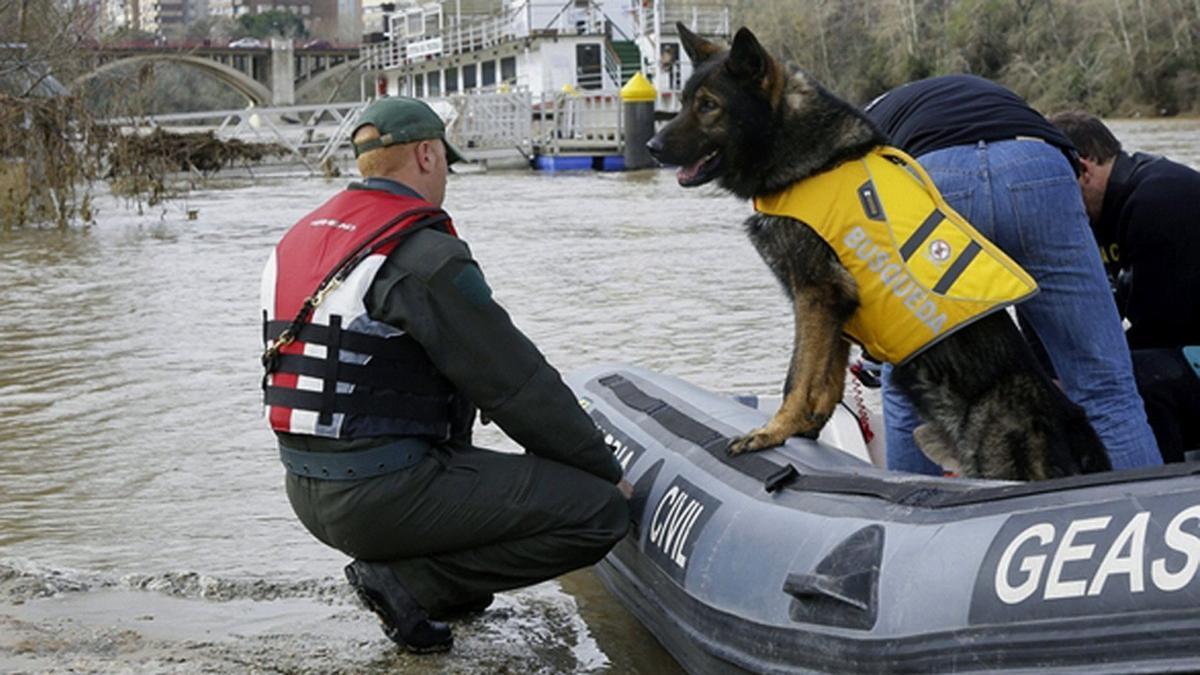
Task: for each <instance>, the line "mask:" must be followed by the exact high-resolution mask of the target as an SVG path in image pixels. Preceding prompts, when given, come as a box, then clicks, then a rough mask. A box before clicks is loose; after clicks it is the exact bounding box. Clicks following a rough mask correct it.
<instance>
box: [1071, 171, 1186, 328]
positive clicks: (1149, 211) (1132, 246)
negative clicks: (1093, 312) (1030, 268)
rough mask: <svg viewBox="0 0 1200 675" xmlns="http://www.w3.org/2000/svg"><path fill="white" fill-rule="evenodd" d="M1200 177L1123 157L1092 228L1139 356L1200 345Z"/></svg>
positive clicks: (1109, 183)
mask: <svg viewBox="0 0 1200 675" xmlns="http://www.w3.org/2000/svg"><path fill="white" fill-rule="evenodd" d="M1198 203H1200V173H1198V172H1196V171H1195V170H1193V169H1191V168H1190V167H1187V166H1184V165H1182V164H1179V163H1177V162H1172V161H1170V160H1168V159H1163V158H1162V157H1157V156H1155V155H1147V154H1143V153H1140V152H1139V153H1135V154H1133V155H1132V156H1131V155H1127V154H1125V153H1124V152H1122V153H1120V154H1119V155H1117V158H1116V160H1115V161H1114V163H1113V169H1112V173H1111V174H1110V175H1109V178H1108V187H1107V188H1106V189H1105V191H1104V205H1103V206H1102V208H1101V216H1100V221H1099V222H1098V223H1093V230H1094V231H1095V233H1096V239H1097V240H1098V241H1099V243H1100V250H1101V252H1102V253H1103V257H1104V262H1105V266H1106V267H1107V269H1108V271H1109V274H1110V275H1114V276H1117V278H1118V279H1119V281H1118V283H1117V307H1118V308H1119V309H1120V310H1121V315H1122V316H1124V317H1125V318H1127V319H1129V321H1130V323H1131V324H1132V326H1131V327H1130V329H1129V330H1128V331H1127V332H1126V334H1125V336H1126V337H1127V338H1128V339H1129V346H1130V347H1132V348H1134V349H1145V348H1150V347H1177V346H1182V345H1195V344H1200V215H1197V212H1196V208H1195V207H1196V205H1197V204H1198Z"/></svg>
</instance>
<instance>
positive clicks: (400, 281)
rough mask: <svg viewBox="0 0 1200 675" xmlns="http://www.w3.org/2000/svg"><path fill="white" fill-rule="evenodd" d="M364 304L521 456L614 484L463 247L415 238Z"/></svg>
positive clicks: (570, 402) (326, 445)
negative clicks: (417, 348) (407, 339)
mask: <svg viewBox="0 0 1200 675" xmlns="http://www.w3.org/2000/svg"><path fill="white" fill-rule="evenodd" d="M380 183H384V184H386V183H388V182H385V181H378V180H374V181H371V186H372V187H374V186H375V185H377V184H380ZM390 185H392V186H395V187H394V188H392V189H393V190H395V189H396V188H403V186H400V185H398V184H395V183H391V184H390ZM397 191H398V190H397ZM365 300H366V306H367V310H368V312H369V314H370V316H371V318H372V319H375V320H377V321H383V322H385V323H388V324H391V325H393V326H396V327H397V328H400V329H401V330H404V331H406V332H407V333H408V334H410V335H411V336H412V337H413V338H414V339H415V340H416V341H417V342H419V343H420V344H421V346H422V347H424V349H425V351H426V353H427V354H428V355H429V358H430V359H431V360H432V361H433V364H434V366H435V367H436V368H437V369H438V370H439V371H440V372H441V373H442V375H444V376H445V377H446V378H447V379H448V380H450V382H451V383H453V384H454V386H455V387H456V388H457V390H458V393H459V394H460V395H461V396H462V397H463V399H465V400H467V401H470V402H471V404H473V405H474V406H475V407H477V408H478V409H479V410H481V411H483V413H484V414H485V415H486V416H487V417H488V418H490V419H492V420H493V421H494V422H495V423H496V424H498V425H499V426H500V428H501V429H503V430H504V432H505V433H507V434H508V435H509V437H511V438H512V439H513V440H514V441H516V442H517V443H518V444H520V445H521V446H522V447H524V448H525V450H526V451H527V452H530V453H532V454H534V455H537V456H539V457H542V458H545V459H549V460H552V461H556V462H561V463H563V464H567V465H570V466H574V467H576V468H579V469H582V470H584V471H586V472H588V473H591V474H593V475H596V476H599V477H601V478H603V479H605V480H607V481H610V482H612V483H616V482H618V481H619V480H620V479H621V475H622V472H621V467H620V464H618V462H617V460H616V458H615V457H614V456H613V454H612V451H611V450H610V449H609V448H608V446H607V445H606V444H605V442H604V437H603V434H601V432H600V430H599V429H598V428H597V427H596V425H595V424H593V423H592V420H591V418H590V417H588V416H587V414H586V413H585V412H584V411H583V409H582V408H581V407H580V406H579V403H578V401H577V400H576V397H575V395H574V394H572V393H571V390H570V389H568V388H567V386H566V385H565V384H563V381H562V377H561V376H560V375H559V373H558V371H557V370H555V369H554V367H553V366H551V365H550V364H549V363H548V362H547V361H546V359H545V357H544V356H543V355H542V353H541V352H540V351H538V348H537V347H536V346H535V345H534V344H533V342H531V341H530V340H529V338H527V337H526V336H525V334H524V333H522V332H521V331H520V330H519V329H518V328H517V327H516V326H515V325H513V322H512V319H510V318H509V316H508V313H507V312H506V311H505V310H504V308H503V307H501V306H500V305H499V304H497V303H496V301H495V300H494V299H493V298H492V291H491V289H490V288H489V287H488V285H487V282H486V281H485V280H484V277H483V272H482V271H481V270H480V268H479V265H478V264H477V263H476V262H475V260H474V259H473V258H472V257H471V251H470V249H469V248H468V247H467V244H466V242H464V241H462V240H461V239H458V238H456V237H453V236H451V235H449V234H446V233H444V232H441V231H437V230H432V229H425V230H421V231H418V232H416V233H414V234H413V235H411V236H410V237H409V238H408V239H407V240H406V241H404V242H403V243H402V244H401V245H400V246H399V247H397V249H396V250H395V251H394V252H393V253H392V254H391V255H390V256H389V257H388V259H387V261H386V262H385V263H384V265H383V266H382V267H381V268H380V271H379V273H378V274H377V275H376V277H375V281H374V282H373V283H372V285H371V288H370V290H369V291H368V293H367V297H366V299H365ZM474 417H475V411H474V409H473V408H470V407H468V408H467V409H466V410H464V411H462V414H461V415H460V419H461V422H460V423H458V424H456V425H455V426H456V428H455V429H454V431H453V437H452V438H451V439H450V440H449V441H447V445H448V446H450V447H454V446H455V445H460V444H461V445H469V444H470V442H471V426H472V424H473V422H474ZM280 437H281V438H283V439H285V440H286V443H287V445H288V446H289V447H292V448H295V449H298V450H309V451H314V452H339V451H345V450H357V449H363V448H367V447H371V446H374V445H379V444H381V443H384V442H388V441H390V440H392V439H387V438H369V439H356V440H334V439H322V438H316V437H312V436H299V435H294V434H280Z"/></svg>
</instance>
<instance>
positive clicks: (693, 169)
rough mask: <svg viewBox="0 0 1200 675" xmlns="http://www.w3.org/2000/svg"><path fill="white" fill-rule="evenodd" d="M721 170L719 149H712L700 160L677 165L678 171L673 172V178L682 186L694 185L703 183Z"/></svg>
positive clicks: (714, 176)
mask: <svg viewBox="0 0 1200 675" xmlns="http://www.w3.org/2000/svg"><path fill="white" fill-rule="evenodd" d="M720 170H721V151H720V150H713V151H712V152H710V153H708V154H707V155H705V156H704V157H701V158H700V161H698V162H696V163H695V164H691V165H688V166H681V167H679V171H678V172H676V173H675V178H676V179H677V180H678V181H679V184H680V185H682V186H683V187H695V186H697V185H703V184H705V183H707V182H708V181H710V180H712V179H713V178H716V177H717V174H718V173H719V172H720Z"/></svg>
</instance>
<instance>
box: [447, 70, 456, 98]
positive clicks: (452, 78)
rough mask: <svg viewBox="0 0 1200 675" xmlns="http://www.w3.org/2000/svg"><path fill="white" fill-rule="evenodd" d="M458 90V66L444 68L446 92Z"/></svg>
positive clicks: (450, 92)
mask: <svg viewBox="0 0 1200 675" xmlns="http://www.w3.org/2000/svg"><path fill="white" fill-rule="evenodd" d="M456 91H458V68H447V69H446V93H447V94H453V93H454V92H456Z"/></svg>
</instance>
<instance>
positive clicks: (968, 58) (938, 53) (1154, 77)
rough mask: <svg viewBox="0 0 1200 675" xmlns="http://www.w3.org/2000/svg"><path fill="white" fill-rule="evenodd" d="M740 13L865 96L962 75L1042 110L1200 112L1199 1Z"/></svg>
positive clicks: (826, 78)
mask: <svg viewBox="0 0 1200 675" xmlns="http://www.w3.org/2000/svg"><path fill="white" fill-rule="evenodd" d="M735 21H736V22H738V23H740V24H745V25H748V26H750V28H752V29H753V30H754V31H755V33H756V34H758V35H759V37H760V38H762V39H763V41H764V43H766V44H768V45H769V46H770V47H772V48H774V49H776V50H778V52H779V53H782V54H783V55H785V56H786V57H787V58H788V59H790V60H792V61H794V62H796V63H798V64H799V65H801V66H803V67H804V68H806V69H807V70H809V71H810V72H812V73H814V74H815V75H817V77H818V78H820V79H821V80H822V81H823V82H825V83H826V84H827V85H828V86H829V87H830V88H831V89H832V90H833V91H836V92H838V93H839V94H841V95H843V96H845V97H847V98H848V99H850V100H851V101H854V102H856V103H864V102H866V101H869V100H871V99H872V98H874V97H875V96H878V95H879V94H881V93H883V92H884V91H886V90H888V89H890V88H892V87H895V86H898V85H900V84H903V83H905V82H909V81H911V80H916V79H920V78H923V77H929V76H932V75H940V74H945V73H964V72H965V73H974V74H976V75H980V76H983V77H986V78H989V79H992V80H996V81H998V82H1001V83H1003V84H1005V85H1007V86H1009V87H1011V88H1012V89H1013V90H1015V91H1017V92H1018V93H1020V94H1021V95H1022V96H1024V97H1025V98H1026V99H1027V100H1029V102H1030V103H1031V104H1033V105H1034V106H1035V107H1037V108H1038V109H1040V110H1042V111H1045V112H1053V111H1057V110H1062V109H1066V108H1076V107H1080V108H1085V109H1088V110H1090V111H1092V112H1094V113H1096V114H1099V115H1104V116H1113V115H1125V116H1127V115H1178V114H1197V113H1200V0H741V1H740V2H739V3H738V6H737V8H736V13H735Z"/></svg>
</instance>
